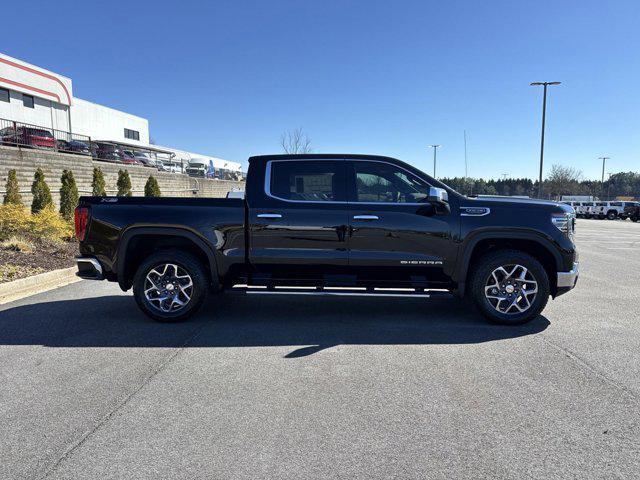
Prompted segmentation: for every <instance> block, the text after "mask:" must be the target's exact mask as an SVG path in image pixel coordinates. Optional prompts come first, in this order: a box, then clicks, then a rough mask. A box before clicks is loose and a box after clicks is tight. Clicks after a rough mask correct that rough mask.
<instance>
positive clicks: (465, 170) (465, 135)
mask: <svg viewBox="0 0 640 480" xmlns="http://www.w3.org/2000/svg"><path fill="white" fill-rule="evenodd" d="M468 165H469V164H468V163H467V131H466V130H465V131H464V178H465V179H466V178H469V170H468Z"/></svg>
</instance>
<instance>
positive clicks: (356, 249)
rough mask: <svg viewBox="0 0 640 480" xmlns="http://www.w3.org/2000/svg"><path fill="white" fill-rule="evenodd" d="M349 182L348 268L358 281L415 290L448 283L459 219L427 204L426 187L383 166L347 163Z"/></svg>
mask: <svg viewBox="0 0 640 480" xmlns="http://www.w3.org/2000/svg"><path fill="white" fill-rule="evenodd" d="M347 178H348V183H347V185H348V189H349V191H348V195H349V207H350V208H349V222H350V238H349V265H350V270H352V271H353V272H355V274H356V275H357V276H358V280H368V281H375V283H378V284H383V283H385V282H387V283H393V284H404V283H406V284H407V285H414V286H421V285H424V284H425V283H432V282H440V281H447V275H446V272H447V270H449V271H450V269H452V268H453V266H454V265H455V260H456V253H457V248H456V247H455V246H454V242H453V239H452V237H453V232H455V231H457V230H458V228H459V216H458V215H457V212H456V213H454V214H452V213H451V209H450V208H445V209H444V210H443V209H441V208H440V207H436V206H435V205H434V204H431V203H429V201H428V196H429V188H430V186H431V185H430V184H429V183H428V181H427V180H426V179H424V178H421V177H418V176H417V175H415V174H413V173H412V172H410V171H408V170H406V169H404V168H402V167H400V166H398V165H395V164H392V163H389V162H385V161H380V160H348V161H347ZM456 210H457V209H456Z"/></svg>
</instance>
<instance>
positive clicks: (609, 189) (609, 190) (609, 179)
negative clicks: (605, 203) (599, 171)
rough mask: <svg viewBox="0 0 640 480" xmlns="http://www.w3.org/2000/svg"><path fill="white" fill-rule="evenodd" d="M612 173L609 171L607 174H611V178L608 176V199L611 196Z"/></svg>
mask: <svg viewBox="0 0 640 480" xmlns="http://www.w3.org/2000/svg"><path fill="white" fill-rule="evenodd" d="M611 173H612V172H607V175H609V178H607V200H609V199H610V198H611V195H610V192H611Z"/></svg>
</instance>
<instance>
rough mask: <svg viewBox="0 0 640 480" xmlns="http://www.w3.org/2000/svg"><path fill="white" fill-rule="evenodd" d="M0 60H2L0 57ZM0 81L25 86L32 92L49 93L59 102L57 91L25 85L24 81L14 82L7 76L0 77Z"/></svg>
mask: <svg viewBox="0 0 640 480" xmlns="http://www.w3.org/2000/svg"><path fill="white" fill-rule="evenodd" d="M0 60H2V59H1V58H0ZM0 82H3V83H8V84H9V85H15V86H16V87H21V88H26V89H27V90H31V91H32V92H37V93H41V94H43V95H49V96H50V97H53V98H55V99H56V100H57V101H58V103H60V97H59V96H58V94H57V93H53V92H47V91H46V90H42V89H41V88H37V87H32V86H31V85H25V84H24V83H20V82H14V81H13V80H9V79H8V78H2V77H0Z"/></svg>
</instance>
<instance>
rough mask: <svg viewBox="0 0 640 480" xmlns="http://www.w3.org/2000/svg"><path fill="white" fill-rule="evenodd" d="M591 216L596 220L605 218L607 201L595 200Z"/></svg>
mask: <svg viewBox="0 0 640 480" xmlns="http://www.w3.org/2000/svg"><path fill="white" fill-rule="evenodd" d="M593 217H594V218H597V219H598V220H604V219H605V218H607V202H595V204H594V207H593Z"/></svg>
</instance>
